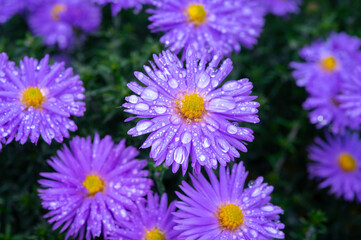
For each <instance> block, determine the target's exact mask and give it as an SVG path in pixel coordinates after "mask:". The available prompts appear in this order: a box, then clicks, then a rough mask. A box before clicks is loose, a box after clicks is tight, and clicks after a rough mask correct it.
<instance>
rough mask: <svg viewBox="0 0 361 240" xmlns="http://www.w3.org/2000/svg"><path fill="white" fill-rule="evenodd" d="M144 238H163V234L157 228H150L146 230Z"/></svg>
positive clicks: (148, 239) (159, 239)
mask: <svg viewBox="0 0 361 240" xmlns="http://www.w3.org/2000/svg"><path fill="white" fill-rule="evenodd" d="M145 240H165V236H164V234H163V232H162V231H160V230H159V229H158V228H152V229H151V230H150V231H147V232H146V234H145Z"/></svg>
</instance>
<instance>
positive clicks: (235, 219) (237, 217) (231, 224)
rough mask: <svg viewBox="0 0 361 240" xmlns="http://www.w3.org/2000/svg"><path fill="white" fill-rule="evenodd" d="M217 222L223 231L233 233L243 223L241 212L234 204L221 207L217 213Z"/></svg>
mask: <svg viewBox="0 0 361 240" xmlns="http://www.w3.org/2000/svg"><path fill="white" fill-rule="evenodd" d="M217 217H218V222H219V224H220V226H221V227H222V228H223V229H226V230H229V231H234V230H236V229H237V228H239V226H241V224H242V223H243V213H242V210H241V209H240V208H239V207H238V206H237V205H234V204H228V205H225V206H222V207H221V208H220V209H219V211H218V213H217Z"/></svg>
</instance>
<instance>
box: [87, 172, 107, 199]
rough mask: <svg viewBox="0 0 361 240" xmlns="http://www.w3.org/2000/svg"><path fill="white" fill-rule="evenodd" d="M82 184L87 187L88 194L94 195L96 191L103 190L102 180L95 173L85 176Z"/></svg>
mask: <svg viewBox="0 0 361 240" xmlns="http://www.w3.org/2000/svg"><path fill="white" fill-rule="evenodd" d="M83 186H84V187H85V188H86V189H88V191H89V195H91V196H94V195H95V194H96V193H98V192H102V191H104V183H103V181H102V180H101V179H100V177H98V176H97V175H95V174H91V175H88V176H86V178H85V180H84V182H83Z"/></svg>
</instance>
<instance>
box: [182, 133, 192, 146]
mask: <svg viewBox="0 0 361 240" xmlns="http://www.w3.org/2000/svg"><path fill="white" fill-rule="evenodd" d="M191 140H192V135H191V134H190V133H189V132H184V133H183V135H182V143H183V144H188V143H189V142H190V141H191Z"/></svg>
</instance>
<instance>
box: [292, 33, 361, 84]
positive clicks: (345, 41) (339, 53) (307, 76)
mask: <svg viewBox="0 0 361 240" xmlns="http://www.w3.org/2000/svg"><path fill="white" fill-rule="evenodd" d="M360 46H361V40H360V39H359V38H357V37H353V36H349V35H347V34H346V33H332V34H331V35H330V36H329V37H328V39H327V40H326V41H323V40H316V41H315V42H314V43H312V44H311V45H310V46H306V47H304V48H302V49H301V50H300V52H299V54H300V56H301V57H302V58H303V59H305V61H306V62H292V63H291V67H292V68H293V69H294V71H293V73H292V75H293V77H294V78H295V79H296V82H297V85H298V86H305V87H306V88H313V87H314V86H317V85H320V82H321V83H323V82H322V81H326V82H330V81H340V80H341V79H346V78H347V77H348V76H349V75H350V72H351V70H352V69H353V68H354V67H355V65H357V63H359V62H360V58H359V56H360Z"/></svg>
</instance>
